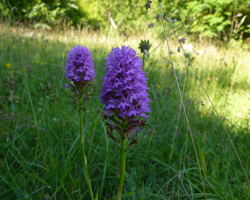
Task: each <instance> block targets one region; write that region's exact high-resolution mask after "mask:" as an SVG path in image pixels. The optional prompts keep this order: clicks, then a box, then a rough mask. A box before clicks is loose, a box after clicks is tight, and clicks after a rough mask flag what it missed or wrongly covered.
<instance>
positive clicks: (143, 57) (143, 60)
mask: <svg viewBox="0 0 250 200" xmlns="http://www.w3.org/2000/svg"><path fill="white" fill-rule="evenodd" d="M142 54H143V56H142V69H144V62H145V53H142Z"/></svg>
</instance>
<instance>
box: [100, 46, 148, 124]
mask: <svg viewBox="0 0 250 200" xmlns="http://www.w3.org/2000/svg"><path fill="white" fill-rule="evenodd" d="M105 61H106V64H105V65H106V66H107V67H106V68H105V69H106V75H105V76H104V77H103V81H104V82H103V84H102V85H101V86H103V88H102V89H101V95H100V98H101V102H102V103H104V104H105V107H104V110H105V113H106V114H107V115H109V116H111V115H112V114H113V113H119V114H118V116H120V117H122V118H124V119H133V118H135V117H136V116H138V115H141V116H142V117H146V118H147V115H146V114H145V113H147V112H150V108H149V105H148V103H149V102H150V99H149V98H148V96H149V95H148V93H147V91H146V90H147V89H149V88H148V87H147V86H146V83H147V78H146V77H145V72H144V71H142V60H140V58H139V57H136V51H135V50H134V49H132V48H129V47H125V46H122V48H121V49H119V48H118V47H117V48H114V49H113V50H112V51H111V53H110V54H109V55H108V58H106V59H105Z"/></svg>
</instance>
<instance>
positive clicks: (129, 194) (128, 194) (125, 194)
mask: <svg viewBox="0 0 250 200" xmlns="http://www.w3.org/2000/svg"><path fill="white" fill-rule="evenodd" d="M135 193H136V192H129V193H123V194H122V196H131V195H134V194H135Z"/></svg>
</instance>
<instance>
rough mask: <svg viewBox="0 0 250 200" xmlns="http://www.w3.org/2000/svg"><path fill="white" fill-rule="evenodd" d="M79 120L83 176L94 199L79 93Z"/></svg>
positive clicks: (92, 199)
mask: <svg viewBox="0 0 250 200" xmlns="http://www.w3.org/2000/svg"><path fill="white" fill-rule="evenodd" d="M79 121H80V133H81V145H82V157H83V171H84V175H85V178H86V181H87V185H88V190H89V194H90V197H91V200H94V196H93V193H92V187H91V182H90V178H89V172H88V164H87V158H86V155H85V148H84V133H83V121H82V101H81V96H80V95H79Z"/></svg>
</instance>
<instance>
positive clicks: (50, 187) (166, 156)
mask: <svg viewBox="0 0 250 200" xmlns="http://www.w3.org/2000/svg"><path fill="white" fill-rule="evenodd" d="M30 31H34V30H26V29H19V34H17V33H16V32H15V28H12V27H8V26H1V32H0V50H1V51H0V68H1V70H0V87H1V89H0V91H1V92H0V122H1V126H0V199H6V200H7V199H45V196H46V195H47V197H48V196H50V198H51V199H88V197H89V196H88V192H87V185H86V182H85V178H84V174H83V164H82V155H81V144H80V135H79V132H78V130H79V128H78V124H79V123H78V114H77V113H78V111H77V108H76V107H75V106H74V104H73V103H72V102H71V99H70V98H69V97H68V96H69V95H70V90H69V89H65V83H67V80H66V78H65V74H64V73H65V68H64V67H65V63H66V57H67V54H68V51H69V50H70V49H71V48H72V47H73V46H75V45H76V44H81V45H86V46H87V47H88V48H89V49H90V51H91V53H92V56H93V59H94V64H95V71H96V79H95V82H94V85H93V87H92V88H90V90H89V91H91V92H92V93H93V95H92V97H91V99H90V101H88V102H87V103H86V104H85V105H84V110H83V113H84V116H83V118H84V132H85V140H86V144H85V146H86V155H87V159H88V168H89V175H90V177H91V182H92V188H93V190H94V191H93V193H94V195H95V194H96V192H97V190H98V189H99V192H100V193H99V197H100V198H99V199H112V198H113V197H115V196H116V190H117V184H118V180H117V165H118V161H117V160H118V159H117V158H118V155H119V151H118V150H117V148H116V146H115V145H114V144H113V142H112V141H111V140H109V139H107V137H106V130H105V129H106V127H105V123H104V122H102V109H103V107H104V106H103V105H102V104H101V102H100V99H99V98H98V97H99V95H100V87H99V85H100V84H101V83H102V80H101V78H102V77H103V75H104V72H105V70H103V69H102V68H104V67H105V62H104V58H105V57H106V56H107V54H108V53H109V52H110V50H111V49H112V47H116V46H121V45H124V44H126V45H128V44H129V45H130V46H131V47H133V48H135V49H137V47H138V46H139V42H140V40H141V39H147V38H144V37H142V38H131V39H128V40H126V39H124V38H122V37H113V36H112V32H110V33H103V34H97V33H87V32H78V31H73V30H70V31H66V32H63V33H60V34H57V33H54V32H49V33H43V32H42V31H41V32H38V31H34V32H35V33H36V35H35V36H34V37H32V38H31V37H28V36H27V34H30ZM43 35H44V37H43V38H42V36H43ZM105 36H108V37H105ZM151 42H152V43H153V46H152V49H154V48H156V47H157V46H158V45H159V44H160V42H161V41H157V40H154V39H151ZM187 42H188V41H187ZM208 45H209V44H204V43H203V44H196V48H197V49H199V48H205V47H207V46H208ZM170 46H171V48H172V49H173V51H175V49H176V48H177V44H176V43H175V42H174V41H172V39H171V44H170ZM138 52H139V51H138ZM190 54H191V60H193V61H192V64H193V66H194V68H195V69H196V70H197V73H198V75H199V77H200V79H201V81H202V83H203V84H204V86H205V88H206V90H207V92H208V94H209V96H210V98H211V99H212V101H213V103H214V104H215V107H216V109H217V110H218V112H219V114H220V115H221V117H222V119H223V123H224V124H225V126H226V128H227V130H228V132H229V134H230V136H231V138H232V140H233V143H234V145H235V146H236V149H237V151H238V153H239V156H240V158H241V161H242V163H243V165H244V166H245V169H246V172H247V175H248V176H249V177H250V171H249V167H248V166H249V159H250V146H249V145H248V144H249V142H248V141H250V129H249V125H250V110H249V109H250V103H249V101H250V99H249V98H250V96H249V95H250V94H249V88H250V81H249V77H248V76H249V64H248V59H249V52H245V51H243V50H241V49H239V50H232V49H230V50H226V49H224V48H221V49H219V51H218V52H217V53H215V54H205V55H204V56H201V55H197V54H195V53H190ZM140 56H141V55H140ZM173 60H174V63H175V67H176V71H177V75H178V80H179V83H180V87H181V90H184V95H183V98H184V102H185V106H186V110H187V114H188V118H189V121H190V126H191V129H192V132H193V137H194V140H195V145H196V148H197V151H198V157H199V162H200V164H201V168H202V174H203V178H204V183H205V189H206V195H207V198H208V199H225V200H227V199H242V200H245V199H248V198H250V189H249V186H248V184H247V180H246V177H245V176H244V173H243V171H242V168H241V166H240V163H239V161H238V159H237V157H236V154H235V152H234V151H233V148H232V146H231V144H230V142H229V139H228V138H227V136H226V134H225V132H224V131H223V129H222V126H221V124H220V123H219V120H218V118H217V116H216V115H215V112H214V111H213V109H212V107H211V105H210V103H209V102H208V99H207V98H206V96H205V94H204V92H203V91H202V88H201V86H200V85H199V83H198V81H197V79H196V77H195V75H194V74H193V72H192V70H191V68H190V67H189V65H188V62H187V60H185V58H184V56H183V55H182V54H181V53H180V54H178V53H175V54H173ZM7 63H10V64H11V67H10V68H7V66H6V64H7ZM145 71H146V72H147V75H146V76H147V78H148V86H149V87H150V90H149V91H148V92H149V94H150V98H151V100H152V102H151V103H150V106H151V110H152V112H151V113H150V116H149V119H148V120H147V127H146V128H145V129H144V130H143V132H142V133H139V154H138V155H139V157H137V152H136V147H133V148H131V149H130V150H129V151H128V153H127V165H126V166H127V167H126V174H125V187H124V193H127V196H125V197H124V198H123V199H131V200H133V199H136V192H137V184H138V179H139V176H140V174H138V169H137V159H139V165H140V166H142V165H143V162H144V159H145V156H146V159H145V164H144V168H143V171H142V177H141V181H140V187H139V195H138V197H139V199H145V200H150V199H152V200H153V199H204V194H203V190H202V184H201V180H200V176H199V172H198V167H197V163H196V158H195V155H194V149H193V146H192V143H191V139H190V136H189V133H188V131H187V128H186V127H187V126H186V122H185V119H184V114H183V112H181V114H180V118H179V123H178V127H177V121H178V113H179V108H180V98H179V96H178V91H177V87H176V84H175V82H174V76H173V73H172V70H171V66H170V63H169V57H168V52H167V48H166V45H165V44H162V45H160V46H159V47H158V48H157V49H156V50H155V51H154V52H153V53H152V54H151V56H150V58H147V59H146V64H145ZM42 85H43V87H42ZM48 85H50V87H49V86H48ZM11 91H13V93H12V94H13V95H11ZM152 134H153V135H152ZM151 136H152V142H151V144H150V146H149V148H148V145H149V142H150V139H151ZM147 148H148V151H147ZM146 152H147V154H146ZM139 173H140V172H139Z"/></svg>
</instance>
